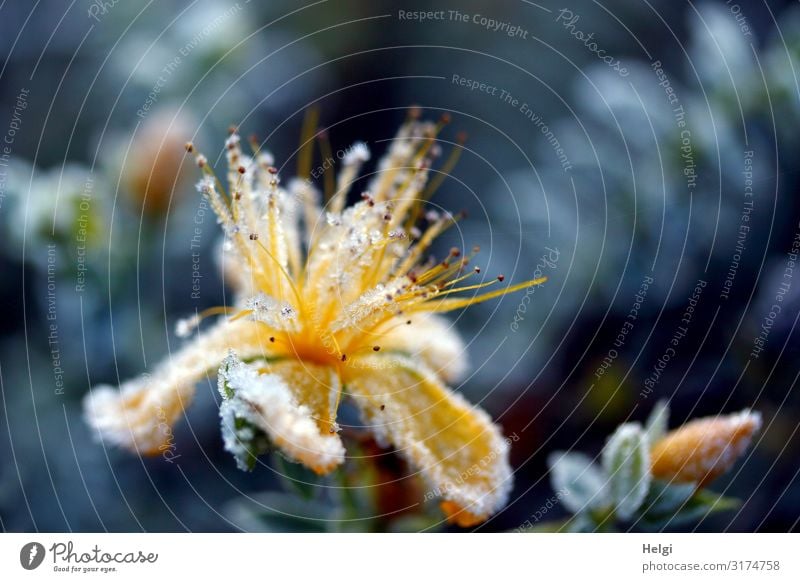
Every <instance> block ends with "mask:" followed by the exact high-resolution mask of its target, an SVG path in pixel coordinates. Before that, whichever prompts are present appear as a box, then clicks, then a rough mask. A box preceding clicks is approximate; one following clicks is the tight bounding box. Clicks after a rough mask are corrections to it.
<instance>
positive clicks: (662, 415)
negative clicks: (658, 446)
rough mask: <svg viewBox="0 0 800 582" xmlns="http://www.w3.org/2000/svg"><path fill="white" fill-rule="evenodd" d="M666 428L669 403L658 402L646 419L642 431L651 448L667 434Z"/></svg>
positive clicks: (664, 401)
mask: <svg viewBox="0 0 800 582" xmlns="http://www.w3.org/2000/svg"><path fill="white" fill-rule="evenodd" d="M668 426H669V402H667V401H666V400H659V401H658V402H656V405H655V406H654V407H653V410H652V411H651V412H650V416H648V417H647V424H646V425H645V429H644V432H645V435H646V436H647V442H648V443H650V446H651V447H652V446H653V445H654V444H655V443H656V442H657V441H659V440H660V439H662V438H663V437H664V435H665V434H667V428H668Z"/></svg>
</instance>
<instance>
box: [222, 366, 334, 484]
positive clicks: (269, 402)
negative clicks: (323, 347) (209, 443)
mask: <svg viewBox="0 0 800 582" xmlns="http://www.w3.org/2000/svg"><path fill="white" fill-rule="evenodd" d="M225 368H226V370H224V371H223V370H220V375H221V376H220V377H221V378H224V380H225V382H226V383H227V385H228V386H229V388H230V389H231V390H232V391H233V393H234V396H233V397H232V398H230V400H229V402H228V403H227V404H228V405H231V406H232V407H233V409H232V412H233V413H234V414H235V415H237V416H239V417H241V418H244V419H246V420H248V421H250V422H252V423H253V424H255V425H256V426H258V427H259V428H260V429H261V430H263V431H264V432H265V433H266V434H267V435H269V437H270V440H271V442H272V443H273V444H274V445H276V446H277V447H279V448H280V449H281V451H283V453H284V454H285V455H286V456H287V457H289V459H291V460H293V461H296V462H299V463H303V464H304V465H306V466H307V467H308V468H310V469H312V470H313V471H315V472H316V473H318V474H325V473H329V472H330V471H332V470H333V469H334V468H336V467H337V466H338V465H340V464H341V463H343V462H344V453H345V451H344V446H343V445H342V441H341V439H340V438H339V435H338V434H337V429H338V427H337V426H336V424H335V417H334V415H335V405H336V398H337V397H338V394H339V377H338V375H337V374H336V372H335V370H334V369H332V368H330V367H323V366H314V365H309V364H304V363H303V362H300V361H297V360H284V361H281V362H277V363H275V364H272V365H268V366H267V367H266V368H264V369H258V368H257V366H256V365H248V364H243V363H242V362H241V361H237V360H236V359H235V358H229V359H228V360H226V366H225ZM231 446H233V447H235V446H236V443H226V448H229V450H230V447H231Z"/></svg>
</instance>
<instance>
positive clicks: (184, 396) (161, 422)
mask: <svg viewBox="0 0 800 582" xmlns="http://www.w3.org/2000/svg"><path fill="white" fill-rule="evenodd" d="M265 334H266V331H265V329H264V326H262V325H260V324H258V323H255V322H252V321H244V320H242V321H237V322H231V323H229V322H227V321H223V322H220V323H218V324H217V325H215V326H213V327H211V328H209V329H208V330H207V331H204V332H203V333H200V334H198V335H197V337H196V338H195V339H194V340H192V341H191V342H189V343H187V344H186V345H185V346H184V347H182V348H181V349H179V350H178V351H176V352H174V353H173V354H172V355H170V356H169V357H168V358H167V359H166V360H165V361H163V362H161V363H160V364H159V365H158V366H157V367H156V369H155V370H154V371H153V372H152V373H151V374H146V375H143V376H141V377H140V378H136V379H134V380H131V381H128V382H125V383H123V384H122V385H121V386H120V387H119V390H117V389H115V388H112V387H110V386H97V387H95V388H94V389H92V390H91V391H90V392H89V393H88V394H87V395H86V397H85V398H84V403H83V405H84V414H85V417H86V420H87V422H88V423H89V425H90V426H91V427H92V428H94V429H95V430H96V431H97V433H98V435H99V436H100V437H101V438H102V439H103V440H104V441H107V442H108V443H110V444H112V445H116V446H122V447H126V448H128V449H131V450H138V451H139V452H142V453H145V454H157V453H158V452H159V447H161V446H162V445H163V444H164V443H165V442H166V441H167V439H168V438H169V436H170V432H169V428H170V427H171V426H172V425H173V424H174V423H175V421H176V420H177V419H178V417H179V416H180V415H181V413H182V412H183V411H184V409H185V407H186V406H188V405H189V403H190V402H191V400H192V397H193V396H194V386H195V383H196V382H197V381H198V380H200V379H201V378H202V377H203V376H205V375H206V374H209V373H211V374H214V373H215V372H216V370H217V368H218V367H219V364H220V362H221V361H222V359H223V358H224V357H225V354H226V353H227V352H228V350H229V349H230V348H234V349H236V350H237V351H238V352H239V353H240V354H241V355H242V357H248V358H251V357H258V356H264V355H267V354H268V351H267V350H268V349H269V347H270V346H271V344H270V342H269V339H268V337H265Z"/></svg>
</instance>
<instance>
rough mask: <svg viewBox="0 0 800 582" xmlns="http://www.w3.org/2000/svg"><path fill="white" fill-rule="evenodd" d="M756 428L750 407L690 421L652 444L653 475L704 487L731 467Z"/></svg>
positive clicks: (758, 422) (755, 416)
mask: <svg viewBox="0 0 800 582" xmlns="http://www.w3.org/2000/svg"><path fill="white" fill-rule="evenodd" d="M760 427H761V415H760V414H759V413H757V412H751V411H750V410H743V411H742V412H739V413H737V414H731V415H728V416H715V417H708V418H701V419H698V420H693V421H692V422H689V423H688V424H685V425H684V426H682V427H680V428H678V429H675V430H673V431H672V432H669V433H667V435H666V436H664V437H663V438H661V439H659V440H658V441H657V442H655V443H654V444H653V446H652V449H651V452H650V457H651V459H652V461H651V472H652V474H653V477H655V478H657V479H663V480H665V481H674V482H678V483H688V482H693V483H697V484H698V486H699V487H704V486H705V485H708V484H709V483H710V482H711V481H713V480H714V479H716V478H717V477H719V476H720V475H722V474H723V473H725V472H726V471H728V470H729V469H730V468H731V467H732V466H733V464H734V463H735V462H736V460H737V459H738V458H739V457H740V456H741V455H742V454H743V453H744V451H745V450H746V449H747V447H748V446H749V444H750V441H751V440H752V438H753V435H754V434H755V433H756V431H758V429H759V428H760Z"/></svg>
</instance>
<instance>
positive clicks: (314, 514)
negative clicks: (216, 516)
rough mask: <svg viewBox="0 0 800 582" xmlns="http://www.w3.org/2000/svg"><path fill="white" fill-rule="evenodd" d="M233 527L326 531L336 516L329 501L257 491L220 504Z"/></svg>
mask: <svg viewBox="0 0 800 582" xmlns="http://www.w3.org/2000/svg"><path fill="white" fill-rule="evenodd" d="M223 513H224V514H225V516H226V517H227V518H228V519H229V520H230V521H231V522H232V523H233V525H235V526H236V527H238V528H240V529H242V530H244V531H249V532H327V531H329V530H330V525H331V524H332V523H334V520H335V517H334V515H333V511H332V508H331V507H330V505H329V504H325V503H321V502H316V501H303V500H301V499H300V498H298V497H297V496H296V495H292V494H290V493H273V492H267V493H260V494H256V495H253V496H250V497H248V498H246V499H239V500H236V501H233V502H231V503H228V504H227V505H226V506H225V507H223Z"/></svg>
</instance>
